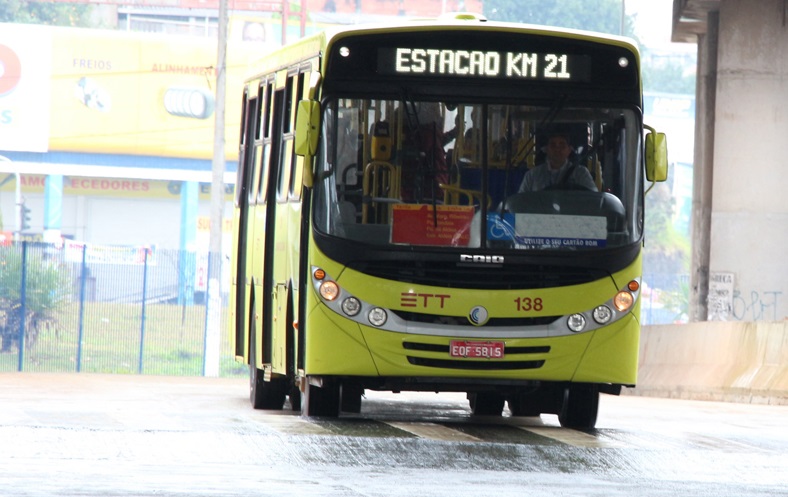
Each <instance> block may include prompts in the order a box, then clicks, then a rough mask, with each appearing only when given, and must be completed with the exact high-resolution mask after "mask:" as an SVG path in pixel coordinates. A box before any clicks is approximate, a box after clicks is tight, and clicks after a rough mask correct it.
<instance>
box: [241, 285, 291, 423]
mask: <svg viewBox="0 0 788 497" xmlns="http://www.w3.org/2000/svg"><path fill="white" fill-rule="evenodd" d="M251 306H252V307H251V308H252V309H254V300H252V302H251ZM253 323H254V320H252V319H250V328H251V329H250V330H249V337H250V340H249V341H250V342H251V343H250V345H249V401H250V402H251V403H252V407H253V408H255V409H273V410H281V409H282V408H283V407H284V405H285V397H286V394H287V383H285V382H284V381H283V380H281V379H278V378H276V379H274V378H272V379H271V381H265V371H264V370H262V369H257V346H256V345H255V340H254V324H253Z"/></svg>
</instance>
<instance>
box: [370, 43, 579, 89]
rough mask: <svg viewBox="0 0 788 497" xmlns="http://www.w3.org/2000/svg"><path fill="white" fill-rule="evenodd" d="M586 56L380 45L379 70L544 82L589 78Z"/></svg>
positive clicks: (394, 73)
mask: <svg viewBox="0 0 788 497" xmlns="http://www.w3.org/2000/svg"><path fill="white" fill-rule="evenodd" d="M589 72H590V71H589V63H588V57H586V56H582V55H574V54H567V53H538V52H499V51H495V50H486V51H485V50H453V49H439V48H401V47H398V48H381V49H379V51H378V73H380V74H387V75H414V76H459V77H467V78H504V79H521V80H526V79H527V80H545V81H551V80H555V81H588V79H589Z"/></svg>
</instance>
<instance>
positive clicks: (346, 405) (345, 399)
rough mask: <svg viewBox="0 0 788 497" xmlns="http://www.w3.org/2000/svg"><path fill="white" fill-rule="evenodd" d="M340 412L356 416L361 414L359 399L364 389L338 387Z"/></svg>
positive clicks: (346, 386) (345, 386)
mask: <svg viewBox="0 0 788 497" xmlns="http://www.w3.org/2000/svg"><path fill="white" fill-rule="evenodd" d="M340 394H341V395H340V399H341V400H340V410H341V411H342V412H349V413H353V414H358V413H360V412H361V397H363V395H364V389H363V388H361V387H358V386H348V385H342V386H341V387H340Z"/></svg>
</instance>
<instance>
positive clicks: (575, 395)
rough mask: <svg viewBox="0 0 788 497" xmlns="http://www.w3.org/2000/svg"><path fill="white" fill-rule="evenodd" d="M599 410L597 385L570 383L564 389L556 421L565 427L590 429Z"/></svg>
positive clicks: (594, 423)
mask: <svg viewBox="0 0 788 497" xmlns="http://www.w3.org/2000/svg"><path fill="white" fill-rule="evenodd" d="M597 412H599V387H598V386H597V385H570V386H568V387H566V389H565V390H564V403H563V404H562V405H561V412H559V413H558V422H559V423H561V426H563V427H565V428H579V429H583V430H590V429H592V428H594V426H596V416H597Z"/></svg>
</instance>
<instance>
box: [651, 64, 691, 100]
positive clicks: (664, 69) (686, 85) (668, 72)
mask: <svg viewBox="0 0 788 497" xmlns="http://www.w3.org/2000/svg"><path fill="white" fill-rule="evenodd" d="M643 89H644V90H645V91H659V92H665V93H684V94H689V95H692V94H694V93H695V75H694V74H687V72H686V71H685V68H684V67H683V66H682V65H681V64H679V63H677V62H668V63H666V64H653V63H652V64H646V63H644V64H643Z"/></svg>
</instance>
